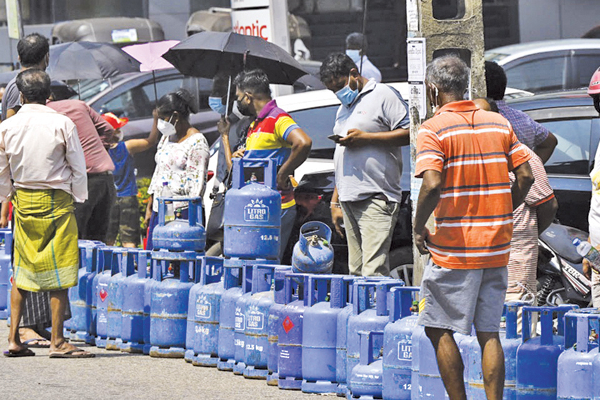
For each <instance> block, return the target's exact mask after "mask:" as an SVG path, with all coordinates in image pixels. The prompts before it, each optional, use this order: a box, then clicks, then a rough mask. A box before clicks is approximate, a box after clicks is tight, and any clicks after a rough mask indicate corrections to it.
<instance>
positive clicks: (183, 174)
mask: <svg viewBox="0 0 600 400" xmlns="http://www.w3.org/2000/svg"><path fill="white" fill-rule="evenodd" d="M191 103H192V102H191V95H190V93H189V92H187V91H186V90H184V89H179V90H178V91H176V92H174V93H169V94H166V95H164V96H163V97H162V98H161V99H160V100H159V101H158V106H157V109H158V123H157V127H158V130H159V131H160V132H161V133H162V135H163V136H162V138H161V139H160V142H159V143H158V150H157V151H156V156H155V160H156V169H155V170H154V174H153V175H152V181H151V182H150V187H149V188H148V193H149V194H151V195H152V197H151V198H150V200H149V203H148V209H147V210H146V223H147V224H148V226H149V231H148V241H147V246H146V248H147V249H148V250H152V249H153V246H152V231H153V230H154V227H155V226H156V225H157V224H158V200H157V199H158V197H160V196H161V192H162V191H163V190H164V189H163V186H164V182H167V185H166V186H168V188H169V190H170V192H171V193H172V195H173V196H186V197H196V196H199V197H202V196H203V195H204V190H205V188H206V177H207V169H208V159H209V148H208V142H207V141H206V138H205V137H204V135H203V134H202V133H200V131H198V129H196V128H194V127H193V126H192V125H191V124H190V121H189V116H190V113H196V112H197V110H194V109H192V105H191ZM173 208H174V209H175V210H176V213H180V214H181V217H182V218H187V211H188V210H187V203H183V202H174V205H173Z"/></svg>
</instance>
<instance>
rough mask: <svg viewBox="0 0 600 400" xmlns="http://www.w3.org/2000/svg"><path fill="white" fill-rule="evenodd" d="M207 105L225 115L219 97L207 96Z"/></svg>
mask: <svg viewBox="0 0 600 400" xmlns="http://www.w3.org/2000/svg"><path fill="white" fill-rule="evenodd" d="M208 106H209V107H210V108H212V110H213V111H214V112H217V113H219V114H221V115H225V111H226V109H227V108H226V107H225V105H224V104H223V102H222V101H221V98H220V97H212V96H211V97H209V98H208Z"/></svg>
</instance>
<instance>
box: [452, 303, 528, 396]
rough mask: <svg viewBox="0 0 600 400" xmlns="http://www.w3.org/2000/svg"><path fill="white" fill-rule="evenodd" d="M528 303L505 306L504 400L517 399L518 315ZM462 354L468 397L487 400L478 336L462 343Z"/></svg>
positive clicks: (519, 337)
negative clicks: (520, 309) (464, 360)
mask: <svg viewBox="0 0 600 400" xmlns="http://www.w3.org/2000/svg"><path fill="white" fill-rule="evenodd" d="M525 304H526V303H523V302H520V301H512V302H508V303H506V304H505V305H504V307H505V316H506V330H505V331H504V332H502V331H501V332H500V344H501V345H502V350H503V351H504V371H505V372H504V399H506V400H512V399H516V397H517V393H516V384H517V349H518V348H519V346H520V345H521V341H522V340H521V336H520V335H518V334H517V313H518V311H519V308H521V307H523V306H524V305H525ZM460 350H461V354H463V353H464V354H465V358H466V362H465V370H466V373H467V387H466V390H467V397H468V398H469V399H481V400H485V399H487V396H486V394H485V389H484V387H483V371H482V369H481V347H480V346H479V341H478V340H477V337H476V336H472V337H470V338H468V339H466V340H463V342H462V343H461V349H460Z"/></svg>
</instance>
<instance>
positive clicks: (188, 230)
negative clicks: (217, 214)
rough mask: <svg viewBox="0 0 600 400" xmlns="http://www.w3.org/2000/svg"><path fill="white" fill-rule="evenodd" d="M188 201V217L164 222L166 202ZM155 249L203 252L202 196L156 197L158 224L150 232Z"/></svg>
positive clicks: (204, 237) (204, 234)
mask: <svg viewBox="0 0 600 400" xmlns="http://www.w3.org/2000/svg"><path fill="white" fill-rule="evenodd" d="M170 201H178V202H187V203H188V207H189V208H188V219H180V218H176V219H175V220H174V221H170V222H166V223H165V215H166V212H167V202H170ZM152 245H153V246H154V248H155V249H161V250H172V251H197V252H203V251H204V247H205V246H206V231H205V229H204V227H203V226H202V198H201V197H177V198H163V197H159V198H158V225H157V226H156V228H154V232H153V233H152Z"/></svg>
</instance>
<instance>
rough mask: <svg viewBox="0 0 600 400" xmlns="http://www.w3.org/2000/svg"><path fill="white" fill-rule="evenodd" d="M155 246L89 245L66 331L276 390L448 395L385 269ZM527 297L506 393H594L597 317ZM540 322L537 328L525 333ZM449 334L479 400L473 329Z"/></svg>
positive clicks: (507, 335) (513, 321)
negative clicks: (317, 270) (187, 257)
mask: <svg viewBox="0 0 600 400" xmlns="http://www.w3.org/2000/svg"><path fill="white" fill-rule="evenodd" d="M152 255H153V253H151V252H146V251H139V250H131V249H122V248H109V247H105V246H102V245H100V244H96V243H82V244H81V261H82V265H81V270H80V281H79V282H80V283H79V286H78V287H76V288H73V289H72V290H71V292H70V302H71V310H72V318H71V320H70V326H69V329H70V334H71V340H74V341H77V340H80V341H83V340H85V341H87V342H88V343H95V344H96V345H97V346H100V347H102V346H105V347H106V348H107V349H109V350H121V351H125V352H140V353H142V352H143V353H146V354H149V355H150V356H153V357H177V358H184V359H185V360H186V361H188V362H190V363H192V364H194V365H196V366H205V367H217V368H219V369H220V370H223V371H233V372H234V373H235V374H239V375H243V376H245V377H247V378H254V379H265V380H267V383H268V384H271V385H278V386H279V387H280V388H281V389H297V390H303V391H305V392H308V393H337V394H339V395H345V396H348V397H349V398H384V399H409V398H413V399H420V398H434V399H438V398H439V399H441V398H447V394H446V392H445V390H444V386H443V383H442V380H441V377H440V375H439V371H438V368H437V362H436V358H435V353H434V349H433V347H432V345H431V343H430V341H429V339H428V338H427V337H426V335H425V333H424V329H423V328H422V327H420V326H418V325H417V324H416V320H417V314H416V312H415V303H416V301H415V294H416V292H417V291H418V288H415V287H405V286H404V284H403V282H402V281H399V280H394V279H390V278H362V277H350V276H340V275H320V274H299V273H293V272H292V271H291V267H290V266H282V265H277V264H271V263H270V262H269V261H266V260H255V261H249V260H240V259H222V258H217V257H204V256H198V257H197V260H195V261H194V262H181V263H179V264H178V265H177V263H174V262H170V263H167V262H165V261H164V260H160V259H159V260H154V259H153V258H152ZM523 305H524V304H523V303H516V302H515V303H507V305H506V307H505V318H506V329H505V330H504V331H503V332H502V333H501V340H502V346H503V349H504V353H505V362H506V382H505V398H507V399H513V398H537V399H551V398H557V396H558V398H586V396H583V397H573V396H572V395H571V394H569V393H570V392H569V391H570V390H571V391H573V390H575V391H576V390H582V388H585V387H587V388H589V389H590V390H594V388H593V386H594V384H595V383H594V381H595V380H594V378H593V376H594V375H593V369H594V368H593V367H594V362H593V361H589V363H588V361H586V360H591V359H593V358H595V357H596V356H597V355H598V350H597V335H596V336H594V334H595V332H598V327H597V325H598V316H599V315H598V314H597V313H596V312H595V311H593V312H592V311H591V310H577V309H574V308H573V307H572V306H561V307H528V306H526V307H523ZM521 307H522V312H523V322H522V332H523V333H522V335H518V334H517V311H518V310H519V308H521ZM565 314H566V316H565ZM534 317H539V328H538V330H539V334H535V333H534V332H532V329H531V326H532V324H531V321H532V319H534ZM555 324H556V326H555ZM455 338H456V341H457V344H458V345H459V348H460V350H461V355H462V357H463V362H464V365H465V375H464V377H465V383H466V385H467V388H468V398H469V399H485V398H486V397H485V392H484V390H483V377H482V372H481V350H480V347H479V344H478V341H477V339H476V336H472V335H461V334H455ZM565 349H568V350H567V351H565ZM599 360H600V359H599ZM582 363H583V364H582ZM582 365H586V366H589V368H587V369H586V368H582ZM599 365H600V364H599ZM599 371H600V370H599ZM586 373H587V374H588V375H585V374H586ZM577 374H578V375H577ZM575 375H577V376H579V375H581V376H582V378H581V379H580V380H575V379H574V378H573V377H574V376H575ZM583 381H585V382H587V386H585V385H584V384H583V383H582V382H583ZM590 393H592V392H590ZM590 396H592V395H590ZM594 396H595V394H594ZM592 397H593V396H592Z"/></svg>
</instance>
